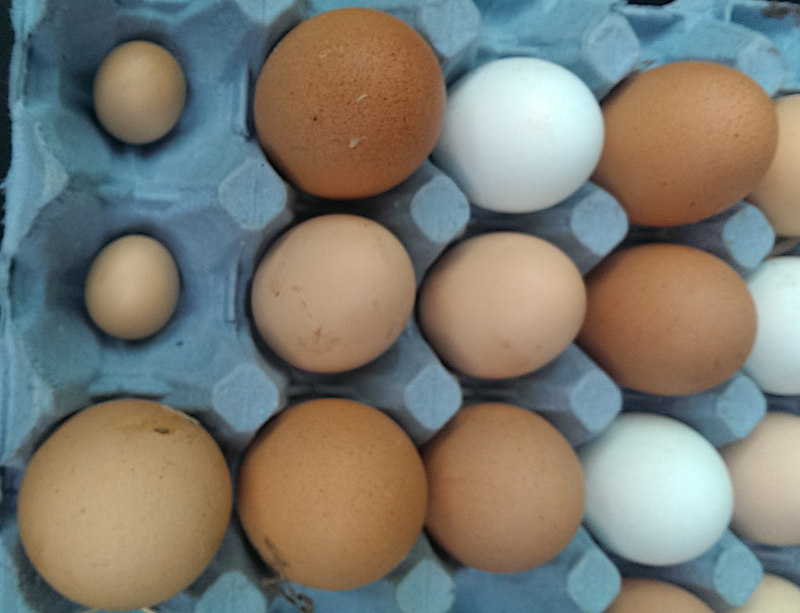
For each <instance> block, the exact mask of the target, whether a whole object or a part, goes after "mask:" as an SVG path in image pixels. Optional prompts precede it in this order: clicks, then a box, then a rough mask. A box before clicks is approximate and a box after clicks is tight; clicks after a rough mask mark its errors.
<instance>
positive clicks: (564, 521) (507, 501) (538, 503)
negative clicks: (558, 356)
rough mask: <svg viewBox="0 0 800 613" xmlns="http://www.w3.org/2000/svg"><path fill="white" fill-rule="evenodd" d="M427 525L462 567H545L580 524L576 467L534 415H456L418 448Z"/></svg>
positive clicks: (489, 409)
mask: <svg viewBox="0 0 800 613" xmlns="http://www.w3.org/2000/svg"><path fill="white" fill-rule="evenodd" d="M422 457H423V461H424V462H425V470H426V473H427V475H428V484H429V492H430V494H429V496H430V502H429V505H428V512H427V517H426V520H425V525H426V528H427V530H428V531H429V533H430V534H431V536H432V537H433V538H434V540H436V542H438V543H439V545H441V546H442V547H443V548H444V549H445V550H447V551H448V552H449V553H450V554H451V555H453V556H454V557H455V558H456V559H458V560H459V561H460V562H462V563H463V564H466V565H468V566H471V567H473V568H478V569H480V570H485V571H489V572H495V573H517V572H522V571H525V570H529V569H531V568H534V567H536V566H540V565H541V564H544V563H545V562H547V561H548V560H550V559H552V558H553V557H554V556H555V555H556V554H558V553H559V552H560V551H562V550H563V549H564V548H565V547H566V546H567V544H568V543H569V542H570V540H571V539H572V538H573V537H574V536H575V533H576V532H577V530H578V527H579V526H580V523H581V518H582V516H583V502H584V486H583V475H582V473H581V468H580V463H579V462H578V458H577V457H576V455H575V452H574V451H573V450H572V447H570V445H569V443H568V442H567V440H566V439H565V438H564V437H563V436H562V435H561V433H560V432H559V431H558V430H556V429H555V428H554V427H553V426H552V425H551V424H550V423H549V422H548V421H547V420H545V419H544V418H543V417H541V416H539V415H537V414H536V413H534V412H532V411H528V410H526V409H522V408H520V407H517V406H514V405H510V404H505V403H496V402H487V403H478V404H474V405H471V406H468V407H466V408H463V409H461V410H460V411H458V413H456V414H455V416H453V418H452V419H451V420H450V421H449V422H448V423H447V424H446V425H445V427H444V428H443V429H442V430H440V431H439V433H438V434H437V435H436V436H435V437H434V438H433V439H432V440H431V441H430V442H429V443H428V444H427V445H426V446H425V447H424V448H423V451H422Z"/></svg>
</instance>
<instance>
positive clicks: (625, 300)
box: [578, 243, 756, 395]
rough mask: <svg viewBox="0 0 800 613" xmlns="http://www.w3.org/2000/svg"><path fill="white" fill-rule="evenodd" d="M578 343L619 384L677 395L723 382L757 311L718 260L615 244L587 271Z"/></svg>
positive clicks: (679, 248)
mask: <svg viewBox="0 0 800 613" xmlns="http://www.w3.org/2000/svg"><path fill="white" fill-rule="evenodd" d="M586 291H587V307H586V318H585V321H584V324H583V328H582V329H581V331H580V334H579V335H578V343H579V345H580V346H581V347H582V348H583V349H584V350H585V351H586V352H587V353H588V354H589V355H590V356H591V357H592V358H593V359H595V360H596V361H597V362H598V363H599V364H600V366H602V367H603V368H604V369H605V370H606V371H607V372H608V373H609V375H611V377H612V378H613V379H614V380H615V381H617V382H618V383H619V384H620V385H623V386H625V387H628V388H631V389H634V390H637V391H640V392H646V393H650V394H661V395H684V394H693V393H698V392H702V391H704V390H707V389H709V388H711V387H713V386H715V385H718V384H720V383H722V382H723V381H725V380H727V379H728V378H730V377H731V376H733V374H734V373H735V372H736V371H737V370H738V369H739V368H741V366H742V365H743V364H744V362H745V360H746V359H747V356H748V353H749V352H750V350H751V348H752V346H753V341H754V339H755V335H756V310H755V305H754V303H753V299H752V297H751V296H750V292H749V291H748V289H747V285H746V284H745V282H744V280H743V279H742V278H741V277H740V276H739V275H738V274H737V273H736V272H735V271H734V270H733V269H732V268H731V267H730V266H729V265H728V264H726V263H725V262H723V261H722V260H721V259H719V258H717V257H716V256H714V255H711V254H709V253H706V252H705V251H702V250H700V249H696V248H694V247H689V246H685V245H676V244H667V243H647V244H642V245H637V246H633V247H627V248H623V249H620V250H619V251H617V252H615V253H613V254H612V255H610V256H609V257H608V258H606V259H605V260H604V261H603V262H601V263H600V264H599V265H598V266H597V267H596V268H595V269H594V270H593V271H592V272H591V273H590V274H589V275H588V276H587V277H586Z"/></svg>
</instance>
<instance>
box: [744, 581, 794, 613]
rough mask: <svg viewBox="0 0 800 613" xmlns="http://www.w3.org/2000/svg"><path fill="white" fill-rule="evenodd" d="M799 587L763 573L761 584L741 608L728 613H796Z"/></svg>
mask: <svg viewBox="0 0 800 613" xmlns="http://www.w3.org/2000/svg"><path fill="white" fill-rule="evenodd" d="M797 611H800V587H798V586H797V584H795V583H794V582H792V581H789V580H788V579H785V578H783V577H779V576H778V575H772V574H770V573H765V574H764V576H763V577H762V578H761V583H759V584H758V587H757V588H756V589H755V591H754V592H753V593H752V594H751V595H750V598H748V599H747V602H745V603H744V604H743V605H742V606H741V607H737V608H735V609H731V610H730V612H729V613H797Z"/></svg>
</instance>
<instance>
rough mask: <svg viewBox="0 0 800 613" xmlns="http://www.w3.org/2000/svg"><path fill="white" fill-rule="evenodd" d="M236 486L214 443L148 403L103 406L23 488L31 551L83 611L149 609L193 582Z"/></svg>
mask: <svg viewBox="0 0 800 613" xmlns="http://www.w3.org/2000/svg"><path fill="white" fill-rule="evenodd" d="M232 489H233V488H232V484H231V477H230V473H229V471H228V466H227V464H226V462H225V458H224V457H223V455H222V452H221V451H220V449H219V447H218V446H217V444H216V442H215V441H214V439H213V438H211V436H210V435H209V434H208V432H206V430H204V429H203V427H202V426H201V425H200V424H198V423H197V421H195V420H194V419H192V418H190V417H189V416H187V415H185V414H184V413H181V412H179V411H176V410H174V409H171V408H170V407H167V406H164V405H162V404H159V403H157V402H153V401H150V400H139V399H120V400H111V401H107V402H103V403H100V404H96V405H94V406H92V407H89V408H87V409H85V410H83V411H80V412H78V413H76V414H75V415H73V416H72V417H70V418H69V419H68V420H67V421H66V422H64V423H63V424H62V425H61V426H60V427H59V428H58V429H57V430H55V432H54V433H53V434H52V435H50V436H49V437H48V438H47V440H45V442H44V443H43V444H42V445H41V446H40V447H39V448H38V449H37V451H36V453H34V455H33V457H32V458H31V461H30V463H29V464H28V467H27V469H26V471H25V474H24V477H23V480H22V484H21V486H20V490H19V500H18V508H17V520H18V523H19V533H20V538H21V540H22V545H23V547H24V548H25V552H26V553H27V555H28V557H29V558H30V561H31V563H32V564H33V566H34V568H35V569H36V570H37V571H38V572H39V574H40V575H41V576H42V577H43V578H44V579H45V581H47V583H49V584H50V585H51V586H52V587H53V588H54V589H56V590H57V591H58V592H60V593H61V594H63V595H64V596H66V597H67V598H69V599H71V600H74V601H75V602H78V603H80V604H82V605H84V606H86V607H91V608H94V609H103V610H125V611H127V610H130V609H138V608H141V607H148V606H152V605H154V604H157V603H159V602H161V601H162V600H165V599H167V598H170V597H172V596H174V595H175V594H177V593H178V592H180V591H181V590H183V589H185V588H186V587H188V586H189V584H191V582H192V581H194V580H195V579H196V578H197V577H198V576H199V575H200V573H201V572H203V570H204V569H205V568H206V566H207V565H208V564H209V563H210V562H211V560H212V558H213V557H214V555H215V553H216V552H217V550H218V549H219V547H220V545H221V543H222V538H223V536H224V535H225V532H226V530H227V527H228V523H229V520H230V514H231V507H232V497H233V494H232Z"/></svg>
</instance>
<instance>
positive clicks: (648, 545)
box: [578, 413, 733, 566]
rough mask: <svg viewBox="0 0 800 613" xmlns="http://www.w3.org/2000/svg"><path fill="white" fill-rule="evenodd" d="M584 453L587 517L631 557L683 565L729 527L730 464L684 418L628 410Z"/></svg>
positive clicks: (606, 542)
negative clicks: (679, 419) (628, 411)
mask: <svg viewBox="0 0 800 613" xmlns="http://www.w3.org/2000/svg"><path fill="white" fill-rule="evenodd" d="M578 456H579V458H580V460H581V465H582V467H583V471H584V479H585V482H586V509H585V514H584V521H585V524H586V526H587V528H588V529H589V530H590V531H591V533H592V534H593V535H594V536H595V538H596V539H597V540H598V542H599V543H600V544H601V545H603V546H604V547H606V548H607V549H609V550H610V551H612V552H614V553H616V554H617V555H619V556H621V557H623V558H625V559H627V560H630V561H632V562H637V563H639V564H647V565H651V566H662V565H669V564H681V563H683V562H687V561H688V560H691V559H693V558H695V557H697V556H699V555H701V554H702V553H704V552H705V551H706V550H708V549H709V548H710V547H711V546H712V545H714V543H715V542H716V541H717V540H718V539H719V538H720V537H721V536H722V534H723V533H724V532H725V530H726V528H727V527H728V523H729V522H730V519H731V514H732V511H733V487H732V485H731V481H730V477H729V475H728V471H727V469H726V467H725V463H724V462H723V460H722V458H721V456H720V455H719V453H718V452H717V450H716V449H715V448H714V447H713V446H712V445H711V443H709V442H708V441H707V440H706V439H705V438H703V436H701V435H700V434H699V433H698V432H697V431H695V430H693V429H692V428H690V427H689V426H687V425H685V424H683V423H682V422H680V421H678V420H675V419H672V418H670V417H665V416H663V415H654V414H646V413H623V414H621V415H620V416H619V417H617V418H616V419H615V420H614V422H612V423H611V425H610V426H609V427H608V428H607V429H606V430H605V431H604V432H603V433H602V434H601V435H600V436H599V437H598V438H597V439H595V440H593V441H592V442H590V443H588V444H587V445H584V446H583V447H581V448H579V449H578Z"/></svg>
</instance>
